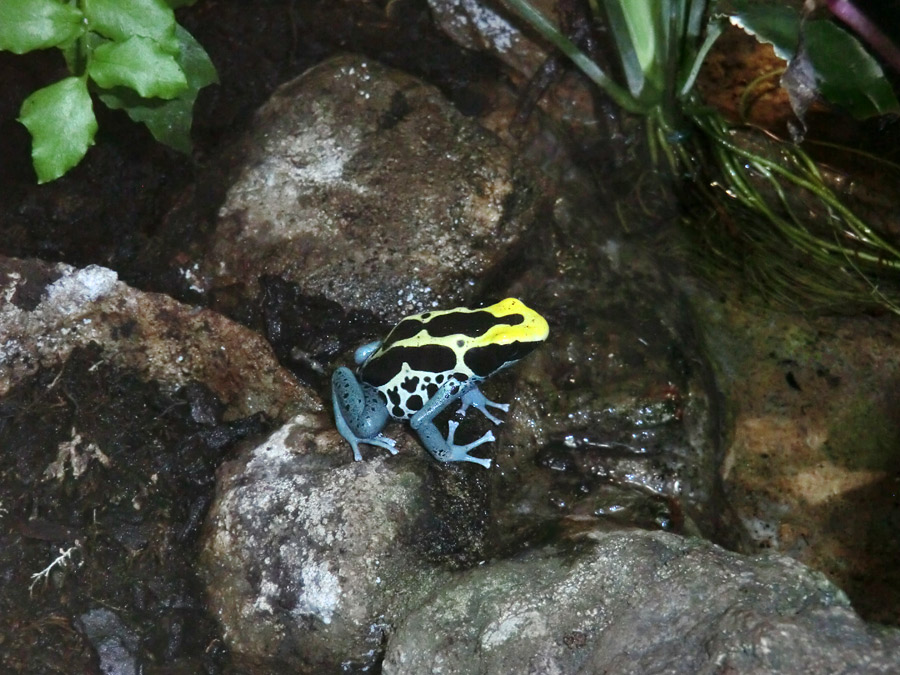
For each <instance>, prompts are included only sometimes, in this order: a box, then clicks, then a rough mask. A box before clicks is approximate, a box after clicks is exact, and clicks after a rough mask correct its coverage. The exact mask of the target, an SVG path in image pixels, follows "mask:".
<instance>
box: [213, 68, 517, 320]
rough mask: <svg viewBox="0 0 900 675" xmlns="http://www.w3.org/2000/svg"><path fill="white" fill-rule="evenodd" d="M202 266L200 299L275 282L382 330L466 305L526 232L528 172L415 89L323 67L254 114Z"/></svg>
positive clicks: (391, 75) (381, 75)
mask: <svg viewBox="0 0 900 675" xmlns="http://www.w3.org/2000/svg"><path fill="white" fill-rule="evenodd" d="M247 145H248V146H249V147H250V148H251V150H250V152H249V154H248V157H247V159H246V162H245V164H244V168H243V170H242V171H240V176H239V178H238V179H237V180H236V181H235V183H234V184H233V185H232V186H231V187H230V189H229V191H228V196H227V198H226V200H225V203H224V205H223V206H222V209H221V212H220V214H219V220H218V225H217V227H216V232H215V235H214V238H213V245H212V248H211V250H210V252H209V254H208V256H207V258H206V260H205V262H204V264H203V266H202V271H203V275H204V276H205V277H206V278H207V281H206V282H205V283H206V288H207V290H208V291H210V292H214V293H219V294H220V295H221V294H222V293H226V292H227V293H228V294H229V295H232V296H233V295H234V294H237V295H238V296H239V297H244V298H247V297H251V298H252V297H255V296H256V295H257V293H258V287H257V285H256V280H257V278H258V277H260V276H262V275H266V274H268V275H277V276H280V277H281V278H283V279H285V280H287V281H290V282H292V283H294V284H296V285H297V286H298V287H299V288H300V289H301V291H302V292H303V293H304V294H307V295H311V296H322V297H324V298H327V299H328V300H332V301H336V302H338V303H340V304H341V305H343V306H344V307H345V308H346V309H348V310H350V309H357V308H363V307H364V308H366V309H369V310H371V311H372V312H375V313H376V314H378V315H379V316H381V317H383V318H387V319H388V320H396V319H399V318H400V317H402V316H405V315H407V314H410V313H413V312H414V311H416V310H418V311H421V310H423V309H425V308H428V307H434V306H435V303H436V302H437V300H438V299H439V300H440V303H441V305H442V306H448V305H449V306H453V305H455V304H461V303H465V302H467V301H469V300H471V298H472V285H473V284H474V283H475V281H476V280H477V279H484V278H485V277H489V276H490V275H491V274H492V273H494V271H495V270H497V269H498V268H499V266H500V265H501V264H502V263H504V262H507V261H508V260H509V259H510V258H512V257H514V255H515V254H516V253H517V250H518V248H519V247H520V246H521V244H522V236H523V233H524V232H525V231H526V230H527V229H529V228H530V227H532V226H533V223H532V222H531V219H530V217H529V209H530V207H531V204H532V202H533V199H534V198H533V195H532V194H531V192H532V188H531V187H530V180H531V179H530V177H529V173H528V171H527V170H525V169H524V168H523V167H521V166H520V165H517V164H516V162H515V160H514V156H513V154H512V153H511V152H510V151H509V150H507V149H506V148H505V147H504V146H502V145H501V144H500V143H499V141H498V140H497V139H496V138H495V137H493V136H492V135H490V134H488V133H486V132H484V131H483V130H482V129H481V128H480V127H479V126H478V125H477V124H475V123H474V122H473V121H472V120H469V119H467V118H465V117H463V116H462V115H461V114H459V113H458V112H457V111H456V110H455V109H454V108H453V107H452V106H451V105H450V103H449V102H448V101H447V100H446V99H445V98H444V97H443V96H442V95H441V94H440V92H438V91H437V89H435V88H433V87H431V86H428V85H427V84H425V83H424V82H422V81H421V80H418V79H415V78H412V77H410V76H409V75H406V74H405V73H402V72H400V71H397V70H392V69H388V68H385V67H384V66H382V65H380V64H379V63H377V62H375V61H373V60H372V59H366V58H362V57H359V56H354V55H347V56H341V57H337V58H335V59H331V60H329V61H326V62H324V63H322V64H320V65H318V66H316V67H315V68H313V69H311V70H309V71H308V72H307V73H305V74H304V75H302V76H301V77H300V78H298V79H296V80H295V81H293V82H290V83H288V84H285V85H283V86H282V87H281V88H280V89H279V90H278V91H277V92H276V93H275V94H274V95H273V97H272V98H271V99H270V100H269V102H268V103H267V104H266V105H265V106H263V108H262V109H261V110H260V111H259V113H258V114H257V117H256V121H255V129H254V131H253V132H252V134H251V135H250V137H249V139H248V141H247Z"/></svg>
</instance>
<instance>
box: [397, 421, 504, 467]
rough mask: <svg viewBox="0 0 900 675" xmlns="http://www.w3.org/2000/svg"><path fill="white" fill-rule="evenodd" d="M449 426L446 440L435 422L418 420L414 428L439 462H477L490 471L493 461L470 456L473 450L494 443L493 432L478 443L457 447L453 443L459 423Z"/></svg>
mask: <svg viewBox="0 0 900 675" xmlns="http://www.w3.org/2000/svg"><path fill="white" fill-rule="evenodd" d="M447 424H448V426H449V431H448V433H447V438H444V437H443V436H442V435H441V432H440V431H438V428H437V427H436V426H435V425H434V422H431V421H430V420H429V421H424V420H416V425H415V426H414V427H413V428H414V429H415V430H416V432H417V433H418V434H419V438H420V439H421V440H422V445H424V446H425V449H426V450H428V452H430V453H431V454H432V455H434V458H435V459H437V460H438V461H441V462H475V463H476V464H481V466H483V467H484V468H485V469H490V468H491V460H489V459H483V458H481V457H473V456H472V455H470V454H469V451H470V450H471V449H472V448H477V447H478V446H479V445H484V444H485V443H490V442H491V441H493V440H494V434H493V432H490V431H489V432H487V433H486V434H485V435H484V436H482V437H481V438H479V439H478V440H477V441H473V442H472V443H469V444H468V445H457V444H456V443H454V442H453V436H454V434H456V428H457V427H458V426H459V423H457V422H454V421H453V420H450V421H449V422H448V423H447Z"/></svg>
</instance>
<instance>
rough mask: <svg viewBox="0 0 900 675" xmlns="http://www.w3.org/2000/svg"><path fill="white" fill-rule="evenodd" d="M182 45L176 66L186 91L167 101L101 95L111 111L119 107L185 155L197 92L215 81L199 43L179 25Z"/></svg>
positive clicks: (120, 93)
mask: <svg viewBox="0 0 900 675" xmlns="http://www.w3.org/2000/svg"><path fill="white" fill-rule="evenodd" d="M176 35H177V37H178V41H179V44H180V45H181V50H180V55H179V57H178V65H180V66H181V68H182V69H183V70H184V73H185V75H186V76H187V83H188V87H187V89H186V90H185V91H184V92H182V93H181V94H179V95H178V96H177V97H176V98H173V99H171V100H168V101H162V100H159V99H154V100H148V99H144V98H141V97H139V96H138V95H137V94H135V93H134V92H133V91H131V90H130V89H113V90H110V91H108V92H103V93H101V94H100V99H101V100H102V101H103V102H104V103H105V104H106V105H107V106H109V107H110V108H117V109H118V108H122V109H124V110H125V112H126V113H127V114H128V116H129V117H130V118H131V119H132V120H134V121H135V122H142V123H143V124H145V125H146V126H147V128H148V129H149V130H150V133H151V134H153V137H154V138H155V139H156V140H157V141H159V142H160V143H164V144H165V145H168V146H169V147H171V148H174V149H176V150H179V151H181V152H184V153H189V152H190V151H191V121H192V119H193V113H194V102H195V101H196V100H197V94H198V92H199V91H200V90H201V89H202V88H203V87H205V86H207V85H208V84H212V83H213V82H218V80H219V78H218V76H217V74H216V69H215V66H213V63H212V61H210V59H209V56H208V55H207V54H206V51H204V49H203V47H202V46H200V43H199V42H197V41H196V40H195V39H194V37H193V36H192V35H191V34H190V33H189V32H188V31H186V30H185V29H184V28H182V27H181V26H178V27H177V28H176Z"/></svg>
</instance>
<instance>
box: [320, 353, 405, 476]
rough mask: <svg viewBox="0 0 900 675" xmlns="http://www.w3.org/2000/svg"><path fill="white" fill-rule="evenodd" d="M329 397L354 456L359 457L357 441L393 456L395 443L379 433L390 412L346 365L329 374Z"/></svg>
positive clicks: (340, 430)
mask: <svg viewBox="0 0 900 675" xmlns="http://www.w3.org/2000/svg"><path fill="white" fill-rule="evenodd" d="M331 400H332V403H333V404H334V421H335V426H337V430H338V432H339V433H340V434H341V436H343V437H344V439H345V440H346V441H347V442H348V443H349V444H350V447H351V448H353V459H355V460H356V461H357V462H359V461H361V460H362V455H361V454H360V452H359V444H360V443H367V444H368V445H377V446H378V447H381V448H384V449H385V450H387V451H388V452H390V453H391V454H392V455H396V454H397V449H396V448H395V447H394V445H395V444H396V442H395V441H394V440H393V439H392V438H388V437H387V436H384V435H383V434H382V433H381V430H382V429H384V426H385V425H386V424H387V421H388V418H389V415H388V411H387V407H386V406H385V404H384V401H383V400H382V399H381V397H380V396H379V395H378V391H377V390H376V389H375V388H373V387H370V386H369V385H367V384H361V383H360V382H359V380H357V379H356V375H354V374H353V371H352V370H350V369H349V368H343V367H341V368H338V369H337V370H335V371H334V375H332V376H331Z"/></svg>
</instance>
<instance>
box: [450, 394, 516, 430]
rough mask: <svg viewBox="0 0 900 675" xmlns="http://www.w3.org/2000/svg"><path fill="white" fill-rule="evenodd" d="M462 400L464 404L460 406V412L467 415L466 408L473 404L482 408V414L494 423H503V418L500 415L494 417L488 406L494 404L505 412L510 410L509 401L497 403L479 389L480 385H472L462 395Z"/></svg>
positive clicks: (478, 408) (476, 407)
mask: <svg viewBox="0 0 900 675" xmlns="http://www.w3.org/2000/svg"><path fill="white" fill-rule="evenodd" d="M460 400H461V401H462V406H460V409H459V414H460V415H465V414H466V410H468V409H469V406H472V407H473V408H475V409H476V410H480V411H481V414H482V415H484V416H485V417H487V418H488V419H489V420H490V421H491V422H493V423H494V424H503V420H501V419H500V418H499V417H494V416H493V415H492V414H491V413H490V412H488V409H487V407H488V406H493V407H494V408H498V409H500V410H502V411H503V412H509V404H508V403H495V402H494V401H491V400H490V399H488V398H485V396H484V394H482V393H481V391H480V390H479V389H478V387H472V388H471V389H469V390H468V391H467V392H466V393H465V394H463V395H462V398H461V399H460Z"/></svg>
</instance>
